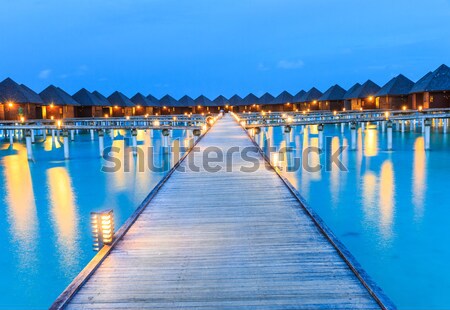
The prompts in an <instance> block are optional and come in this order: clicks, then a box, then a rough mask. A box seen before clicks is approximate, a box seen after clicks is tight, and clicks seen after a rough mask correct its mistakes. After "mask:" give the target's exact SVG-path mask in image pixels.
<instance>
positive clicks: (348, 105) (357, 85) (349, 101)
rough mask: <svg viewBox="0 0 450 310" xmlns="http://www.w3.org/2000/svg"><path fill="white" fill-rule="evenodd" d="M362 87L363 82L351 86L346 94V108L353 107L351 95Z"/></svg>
mask: <svg viewBox="0 0 450 310" xmlns="http://www.w3.org/2000/svg"><path fill="white" fill-rule="evenodd" d="M360 87H361V84H359V83H356V84H355V85H353V86H352V87H350V88H349V89H348V90H347V92H346V93H345V95H344V109H345V110H347V111H349V110H351V109H352V100H351V99H350V96H351V95H352V94H353V93H354V92H355V91H356V90H357V89H358V88H360Z"/></svg>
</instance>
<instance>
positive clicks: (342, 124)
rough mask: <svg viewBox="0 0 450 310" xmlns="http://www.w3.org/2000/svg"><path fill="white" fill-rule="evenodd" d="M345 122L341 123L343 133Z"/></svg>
mask: <svg viewBox="0 0 450 310" xmlns="http://www.w3.org/2000/svg"><path fill="white" fill-rule="evenodd" d="M344 128H345V124H344V123H341V133H344Z"/></svg>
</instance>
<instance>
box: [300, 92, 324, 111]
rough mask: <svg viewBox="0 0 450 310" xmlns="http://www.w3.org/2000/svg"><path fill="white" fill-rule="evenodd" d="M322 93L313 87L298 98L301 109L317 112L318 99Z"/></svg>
mask: <svg viewBox="0 0 450 310" xmlns="http://www.w3.org/2000/svg"><path fill="white" fill-rule="evenodd" d="M321 96H322V92H321V91H320V90H318V89H317V88H315V87H313V88H311V89H310V90H308V91H307V92H306V93H305V94H303V96H302V97H301V98H300V107H301V109H310V110H319V101H318V100H319V98H320V97H321Z"/></svg>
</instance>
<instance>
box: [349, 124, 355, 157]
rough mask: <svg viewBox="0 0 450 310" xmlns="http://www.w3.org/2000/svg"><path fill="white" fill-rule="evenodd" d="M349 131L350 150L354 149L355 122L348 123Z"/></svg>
mask: <svg viewBox="0 0 450 310" xmlns="http://www.w3.org/2000/svg"><path fill="white" fill-rule="evenodd" d="M350 131H351V150H352V151H354V150H356V123H355V122H351V123H350Z"/></svg>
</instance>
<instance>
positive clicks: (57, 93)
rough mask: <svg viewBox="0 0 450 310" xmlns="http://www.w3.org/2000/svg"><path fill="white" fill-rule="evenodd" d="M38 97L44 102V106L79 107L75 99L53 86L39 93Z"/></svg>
mask: <svg viewBox="0 0 450 310" xmlns="http://www.w3.org/2000/svg"><path fill="white" fill-rule="evenodd" d="M39 96H41V98H42V100H43V101H44V104H46V105H50V104H55V105H58V106H65V105H73V106H79V105H80V104H79V103H78V102H76V101H75V99H73V98H72V96H70V95H69V94H68V93H66V92H65V91H64V90H62V89H61V88H59V87H56V86H54V85H50V86H49V87H47V88H46V89H44V90H43V91H41V92H40V93H39Z"/></svg>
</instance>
